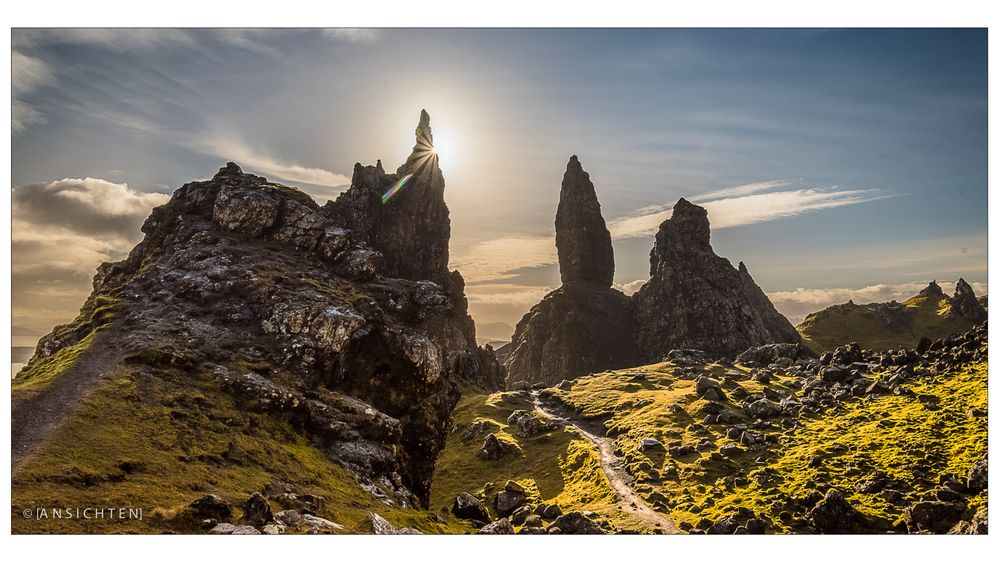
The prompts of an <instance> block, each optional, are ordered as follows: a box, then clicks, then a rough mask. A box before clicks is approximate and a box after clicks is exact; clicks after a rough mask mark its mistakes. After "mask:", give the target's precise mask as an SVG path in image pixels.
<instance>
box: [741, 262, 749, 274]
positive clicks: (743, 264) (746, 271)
mask: <svg viewBox="0 0 999 562" xmlns="http://www.w3.org/2000/svg"><path fill="white" fill-rule="evenodd" d="M739 273H741V274H743V275H749V268H747V267H746V264H745V262H739Z"/></svg>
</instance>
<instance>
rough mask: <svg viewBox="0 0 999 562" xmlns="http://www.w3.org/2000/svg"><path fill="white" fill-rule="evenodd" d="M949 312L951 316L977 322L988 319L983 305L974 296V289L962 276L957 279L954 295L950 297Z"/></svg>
mask: <svg viewBox="0 0 999 562" xmlns="http://www.w3.org/2000/svg"><path fill="white" fill-rule="evenodd" d="M950 314H951V316H953V317H957V318H964V319H965V320H968V321H970V322H973V323H975V324H978V323H979V322H984V321H985V320H986V319H988V317H989V314H988V312H986V311H985V307H984V306H982V303H981V302H979V301H978V299H977V298H976V297H975V291H974V289H972V288H971V285H969V284H968V282H967V281H965V280H964V279H963V278H962V279H958V280H957V287H955V288H954V296H953V297H951V299H950Z"/></svg>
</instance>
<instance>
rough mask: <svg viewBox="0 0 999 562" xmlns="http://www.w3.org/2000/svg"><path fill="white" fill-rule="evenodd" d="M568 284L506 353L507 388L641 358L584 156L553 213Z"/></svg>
mask: <svg viewBox="0 0 999 562" xmlns="http://www.w3.org/2000/svg"><path fill="white" fill-rule="evenodd" d="M555 241H556V246H557V247H558V256H559V268H560V270H561V274H562V286H561V287H560V288H558V289H556V290H555V291H552V292H551V293H549V294H548V295H546V296H545V298H544V299H542V301H541V302H540V303H538V304H537V305H535V306H534V307H533V308H531V310H530V311H529V312H528V313H527V314H525V315H524V317H523V318H522V319H521V320H520V322H518V323H517V329H516V331H515V332H514V334H513V339H512V341H511V343H510V344H509V346H508V347H509V353H508V354H507V355H506V361H505V364H506V368H507V373H508V375H507V387H508V388H513V385H514V384H515V383H517V382H520V381H524V382H527V383H531V384H533V383H544V384H546V385H555V384H558V383H559V382H560V381H562V380H563V379H568V380H572V379H575V378H577V377H580V376H583V375H586V374H589V373H593V372H597V371H602V370H606V369H613V368H619V367H627V366H631V365H633V364H635V362H636V361H637V358H638V354H637V351H636V347H635V334H634V322H633V320H632V317H633V315H632V311H631V302H630V299H629V298H628V297H627V296H625V294H624V293H622V292H620V291H617V290H615V289H612V288H611V281H612V280H613V277H614V251H613V249H612V248H611V240H610V233H609V232H608V231H607V226H606V224H605V223H604V219H603V217H602V216H601V215H600V203H598V202H597V196H596V192H595V191H594V188H593V183H592V182H591V181H590V178H589V175H588V174H587V173H586V172H585V171H583V168H582V166H581V165H580V163H579V159H578V158H576V157H575V156H573V157H572V158H571V159H570V160H569V164H568V166H567V168H566V172H565V176H564V178H563V180H562V191H561V194H560V197H559V206H558V214H557V215H556V217H555Z"/></svg>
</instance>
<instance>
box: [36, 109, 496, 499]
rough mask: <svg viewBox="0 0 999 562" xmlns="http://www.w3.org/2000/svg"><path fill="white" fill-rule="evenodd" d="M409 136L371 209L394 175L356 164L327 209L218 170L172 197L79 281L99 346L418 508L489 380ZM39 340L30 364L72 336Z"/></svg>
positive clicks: (430, 169)
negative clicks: (259, 417)
mask: <svg viewBox="0 0 999 562" xmlns="http://www.w3.org/2000/svg"><path fill="white" fill-rule="evenodd" d="M417 133H418V135H417V149H416V150H414V155H413V156H411V157H410V159H409V161H408V162H407V163H406V164H405V165H404V166H403V167H402V168H401V169H400V174H402V173H406V174H408V173H413V174H414V179H413V180H412V182H413V183H411V184H410V185H408V187H407V188H405V189H403V190H402V191H400V193H399V194H397V195H396V198H394V199H392V200H391V201H390V202H389V204H388V205H386V206H375V205H376V204H377V205H381V204H380V201H376V200H375V197H376V196H379V195H380V193H379V192H378V190H380V189H382V188H383V187H385V185H388V184H391V183H392V182H393V181H394V177H395V176H385V175H384V174H381V173H380V172H379V173H377V174H375V173H373V172H371V171H370V170H371V169H370V168H368V169H365V168H360V167H359V168H358V173H357V174H355V185H353V186H352V187H351V188H350V189H349V190H348V191H347V192H346V193H345V194H344V195H343V196H342V197H341V198H340V200H338V202H337V203H336V204H334V205H332V206H329V207H326V208H320V207H319V206H318V205H317V204H316V203H315V202H314V201H313V200H312V199H311V198H310V197H308V196H307V195H305V194H304V193H302V192H300V191H298V190H297V189H294V188H291V187H287V186H283V185H280V184H276V183H272V182H268V181H267V180H266V179H265V178H262V177H259V176H255V175H251V174H246V173H243V172H242V170H240V168H239V167H238V166H237V165H236V164H233V163H229V164H228V165H226V166H225V167H224V168H222V169H221V170H219V172H218V173H217V174H216V175H215V176H214V177H213V178H212V179H210V180H208V181H196V182H192V183H188V184H186V185H184V186H182V187H181V188H179V189H178V190H177V191H176V192H175V193H174V195H173V197H172V198H171V200H170V201H169V202H168V203H167V204H165V205H163V206H161V207H157V208H156V209H154V210H153V212H152V214H151V215H150V216H149V218H148V219H147V220H146V222H145V224H144V225H143V227H142V231H143V232H144V233H145V238H144V239H143V240H142V242H140V243H139V244H138V245H137V246H136V247H135V248H134V249H133V250H132V251H131V253H130V254H129V256H128V257H127V258H126V259H125V260H123V261H119V262H115V263H106V264H103V265H101V267H100V268H99V270H98V272H97V275H96V276H95V278H94V296H92V299H93V298H95V297H98V296H101V297H105V298H108V299H113V300H115V301H117V302H119V305H118V306H117V309H116V310H117V312H116V319H115V321H114V322H115V324H114V327H112V328H109V332H110V333H112V334H113V336H109V337H113V339H110V340H106V341H105V342H104V345H109V346H114V347H115V348H117V349H120V350H122V355H123V357H124V361H125V363H126V364H127V365H129V367H128V368H129V369H133V370H134V372H149V373H160V372H162V373H166V372H168V371H169V370H170V369H173V371H169V372H178V370H179V372H180V373H183V375H176V374H174V375H170V376H187V377H191V378H190V382H191V384H210V385H214V386H215V387H217V388H220V389H222V391H224V392H228V393H230V394H231V395H232V396H233V397H235V399H236V401H237V404H239V405H241V407H244V408H249V409H253V410H254V411H259V412H264V413H271V414H273V415H274V416H278V417H280V418H281V419H290V420H291V421H292V426H293V427H295V428H296V430H298V431H300V432H301V433H302V434H304V435H305V436H306V437H307V438H308V439H309V440H310V441H312V442H313V443H314V444H315V445H316V446H318V447H319V448H320V449H321V450H323V451H324V452H325V453H326V455H327V456H328V457H329V458H330V459H331V460H333V461H335V462H338V463H340V464H342V465H344V466H346V467H347V468H348V469H350V470H351V471H352V472H354V473H355V474H356V475H357V476H358V478H359V479H360V481H361V482H362V483H363V484H364V485H365V487H366V488H367V489H369V491H371V492H372V493H374V494H375V495H377V496H379V497H381V498H382V499H383V500H384V501H386V502H388V503H394V504H397V505H411V504H417V503H418V504H422V505H426V503H427V501H428V497H429V490H430V484H431V476H432V473H433V466H434V462H435V460H436V458H437V455H438V453H439V452H440V450H441V449H442V448H443V445H444V440H445V438H446V435H447V432H448V430H449V428H450V425H451V413H452V410H453V408H454V406H455V404H456V402H457V401H458V398H459V396H460V393H459V391H458V383H459V381H466V382H469V383H472V384H476V385H478V386H482V387H485V388H496V387H498V386H500V385H501V384H502V380H503V376H504V375H503V370H502V367H500V366H499V365H498V364H497V363H496V361H495V358H494V355H493V352H492V350H491V349H480V348H478V347H477V346H476V345H475V333H474V325H473V323H472V321H471V319H470V318H469V317H468V314H467V303H466V301H465V297H464V286H463V285H464V284H463V282H462V280H461V276H460V275H458V274H457V273H456V272H452V273H448V272H447V270H446V265H447V237H448V231H449V226H448V223H447V221H448V219H447V207H446V206H445V205H444V202H443V197H442V190H443V179H442V176H441V173H440V170H439V168H438V166H437V161H436V157H431V158H428V159H422V160H421V154H422V152H421V151H423V150H425V149H426V146H427V144H428V143H429V142H430V128H429V120H428V117H427V115H426V113H425V112H424V113H423V115H422V118H421V121H420V127H419V128H418V129H417ZM407 189H408V191H407ZM347 217H350V218H349V219H348V218H347ZM81 319H82V317H81ZM55 333H58V334H59V335H58V336H56V335H50V336H49V337H47V338H46V339H45V340H44V343H43V344H42V345H40V346H39V351H38V353H39V355H40V356H43V355H50V354H52V353H54V352H56V351H58V350H59V349H61V348H64V347H66V346H69V345H73V344H75V343H76V340H77V339H79V332H67V331H65V330H63V331H57V332H54V334H55ZM83 333H85V332H83ZM112 368H113V366H111V365H109V366H108V369H109V370H110V369H112ZM150 376H159V375H150ZM162 376H166V375H162Z"/></svg>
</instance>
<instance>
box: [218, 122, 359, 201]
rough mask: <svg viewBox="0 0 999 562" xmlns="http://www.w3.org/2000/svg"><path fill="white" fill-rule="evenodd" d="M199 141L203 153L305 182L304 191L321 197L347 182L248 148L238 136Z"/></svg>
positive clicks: (272, 175)
mask: <svg viewBox="0 0 999 562" xmlns="http://www.w3.org/2000/svg"><path fill="white" fill-rule="evenodd" d="M199 142H200V146H201V148H202V150H203V152H205V153H207V154H211V155H214V156H218V157H220V158H224V159H227V160H231V161H233V162H236V163H238V164H239V165H240V166H242V167H244V168H246V169H247V170H252V171H255V172H259V173H261V174H263V175H265V176H267V177H268V178H271V179H274V178H277V179H282V180H286V181H289V182H297V183H303V184H307V185H306V186H302V189H303V191H305V192H306V193H309V194H310V195H312V196H313V197H316V198H317V199H320V200H322V199H331V198H334V197H336V196H337V194H339V193H340V192H341V191H343V190H344V189H346V187H347V186H349V185H350V178H349V177H347V176H345V175H343V174H338V173H336V172H331V171H329V170H326V169H323V168H319V167H316V166H304V165H301V164H298V163H294V162H286V161H282V160H280V159H278V158H275V157H273V156H270V155H268V154H263V153H261V152H260V151H258V150H256V149H253V148H250V147H249V146H247V145H246V144H245V143H243V142H242V141H241V140H239V139H235V138H227V137H210V138H209V139H208V140H201V141H199ZM320 202H322V201H320Z"/></svg>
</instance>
